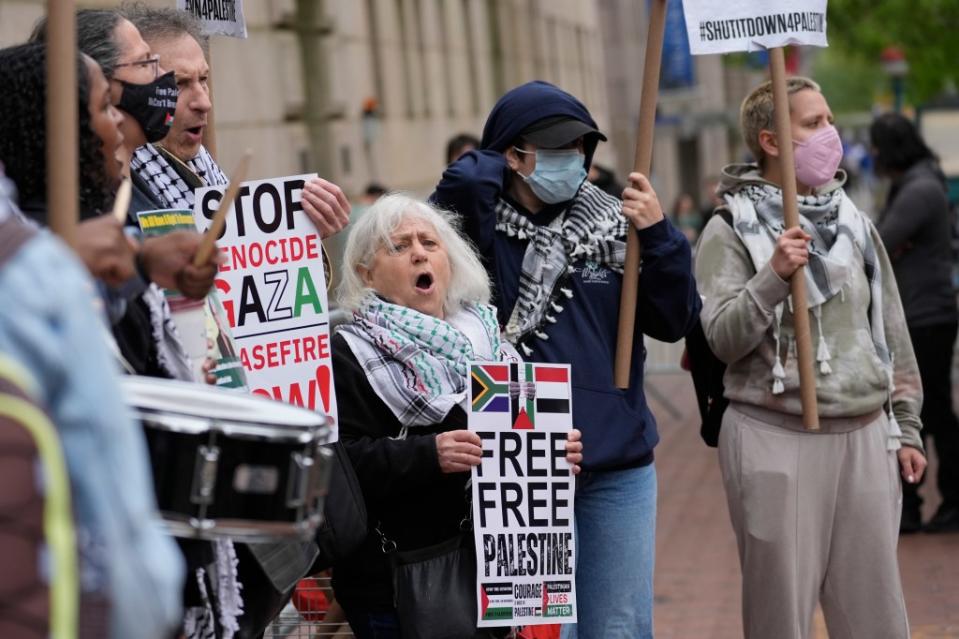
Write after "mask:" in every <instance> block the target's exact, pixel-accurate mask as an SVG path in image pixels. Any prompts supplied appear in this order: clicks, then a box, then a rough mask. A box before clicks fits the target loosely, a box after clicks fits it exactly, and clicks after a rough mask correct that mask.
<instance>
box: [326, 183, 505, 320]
mask: <svg viewBox="0 0 959 639" xmlns="http://www.w3.org/2000/svg"><path fill="white" fill-rule="evenodd" d="M408 219H419V220H423V221H425V222H428V223H429V224H430V225H431V226H432V227H433V228H434V229H435V230H436V234H437V236H438V237H439V241H440V243H442V245H443V247H444V248H445V249H446V254H447V255H448V256H449V261H450V285H449V288H448V289H447V291H446V300H444V302H443V312H444V313H445V314H446V315H449V314H451V313H455V312H456V311H457V310H459V309H460V307H461V306H462V305H463V304H465V303H467V302H472V303H474V304H488V303H489V299H490V285H489V276H488V275H487V274H486V269H485V268H483V264H482V263H481V262H480V259H479V256H478V255H477V254H476V250H475V249H474V248H473V245H472V244H471V243H470V242H469V241H468V240H467V239H465V238H464V237H463V236H462V235H460V233H459V223H458V221H457V220H456V218H455V217H454V216H453V215H452V214H450V213H449V212H447V211H443V210H441V209H438V208H436V207H434V206H432V205H430V204H427V203H426V202H423V201H421V200H418V199H416V198H413V197H410V196H408V195H405V194H402V193H391V194H389V195H384V196H383V197H381V198H380V199H378V200H377V201H376V203H374V204H373V205H372V206H371V207H370V208H369V209H367V210H366V211H365V212H364V213H363V215H362V216H361V217H360V219H359V220H358V221H357V222H356V223H355V224H352V225H351V228H350V231H349V238H348V239H347V240H346V248H345V249H344V251H343V269H342V276H341V278H340V285H339V286H338V287H337V301H338V302H339V304H340V306H341V307H342V308H344V309H346V310H348V311H355V310H356V309H357V308H359V306H360V304H361V303H362V301H363V299H364V298H365V297H366V296H367V295H369V294H370V292H371V289H370V288H369V287H368V286H367V285H366V283H365V282H364V281H363V278H362V277H361V275H360V273H359V270H358V269H359V267H363V268H367V269H368V268H370V266H371V265H372V263H373V257H374V256H375V255H376V252H377V251H378V250H379V249H381V248H383V247H391V246H392V242H391V241H390V236H391V235H392V234H393V232H394V231H395V230H396V229H397V228H398V227H399V226H400V224H402V223H403V222H404V221H405V220H408Z"/></svg>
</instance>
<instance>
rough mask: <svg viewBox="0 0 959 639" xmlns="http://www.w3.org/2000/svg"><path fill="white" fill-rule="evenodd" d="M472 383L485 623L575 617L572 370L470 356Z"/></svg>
mask: <svg viewBox="0 0 959 639" xmlns="http://www.w3.org/2000/svg"><path fill="white" fill-rule="evenodd" d="M469 382H470V383H469V386H470V393H469V407H470V410H469V428H470V430H472V431H474V432H476V433H477V434H478V435H479V436H480V439H481V440H482V442H483V459H482V463H481V464H480V465H479V466H477V467H475V468H474V469H473V482H472V484H473V530H474V534H475V541H476V564H477V571H476V574H477V580H476V588H477V602H478V606H477V617H478V620H477V621H478V625H479V626H480V627H490V626H509V625H539V624H551V623H572V622H575V621H576V583H575V578H574V572H575V566H576V548H575V541H574V538H573V493H574V491H575V487H576V484H575V481H574V476H573V474H572V472H571V471H570V466H569V463H568V462H567V461H566V437H567V435H568V433H569V431H571V430H572V428H573V423H572V392H571V386H570V368H569V366H568V365H565V364H510V363H471V364H470V380H469Z"/></svg>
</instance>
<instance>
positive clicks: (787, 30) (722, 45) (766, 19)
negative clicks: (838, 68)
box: [683, 0, 828, 55]
mask: <svg viewBox="0 0 959 639" xmlns="http://www.w3.org/2000/svg"><path fill="white" fill-rule="evenodd" d="M683 10H684V11H685V14H686V31H687V35H688V37H689V48H690V51H692V53H693V55H702V54H709V53H731V52H734V51H756V50H759V49H772V48H774V47H784V46H787V45H809V46H816V47H825V46H827V45H828V43H827V41H826V0H724V1H723V2H716V1H715V0H683Z"/></svg>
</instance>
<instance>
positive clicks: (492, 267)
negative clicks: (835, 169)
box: [431, 82, 701, 639]
mask: <svg viewBox="0 0 959 639" xmlns="http://www.w3.org/2000/svg"><path fill="white" fill-rule="evenodd" d="M605 140H606V136H605V135H603V134H602V133H601V132H600V131H599V130H598V128H597V126H596V123H595V122H594V121H593V118H592V117H591V116H590V114H589V111H588V110H587V109H586V107H585V106H583V104H582V103H581V102H580V101H579V100H577V99H576V98H575V97H573V96H572V95H570V94H568V93H566V92H565V91H562V90H561V89H559V88H557V87H555V86H553V85H551V84H548V83H545V82H530V83H527V84H524V85H522V86H519V87H517V88H515V89H513V90H511V91H509V92H508V93H506V94H505V95H504V96H503V97H502V98H500V100H499V101H498V102H497V103H496V105H495V106H494V107H493V110H492V112H491V113H490V115H489V118H488V119H487V122H486V126H485V128H484V131H483V139H482V140H481V143H480V148H479V149H478V150H475V151H471V152H469V153H467V154H465V155H464V156H463V157H461V158H460V159H459V160H457V161H456V162H454V163H453V164H452V165H450V166H449V167H448V168H447V169H446V172H445V173H444V174H443V178H442V180H441V181H440V183H439V185H438V186H437V187H436V191H435V192H434V193H433V195H432V197H431V199H432V201H433V202H434V203H435V204H437V205H439V206H442V207H444V208H447V209H450V210H452V211H455V212H456V213H458V214H459V215H460V216H461V219H462V223H463V228H464V231H465V232H466V233H467V234H468V235H469V236H470V238H471V239H472V240H473V242H474V243H475V244H476V246H477V248H478V249H479V252H480V254H481V255H482V256H483V259H484V264H485V266H486V268H487V270H488V272H489V274H490V277H491V279H492V282H493V289H494V291H495V296H494V302H495V304H496V307H497V312H498V320H499V323H500V326H501V327H503V331H504V333H505V336H506V338H507V339H509V341H511V342H513V343H514V344H515V345H516V346H517V347H518V348H519V349H520V350H521V351H522V353H523V355H524V356H525V357H526V358H527V359H528V360H529V361H534V362H569V363H571V364H572V385H573V423H574V424H576V427H577V428H579V429H580V430H582V432H583V455H584V460H583V464H582V467H583V471H584V472H583V475H582V476H581V480H580V481H579V484H578V487H577V493H576V499H575V509H576V528H577V543H578V546H577V568H576V571H577V572H576V599H577V602H578V610H577V615H578V620H579V621H578V624H577V625H576V626H566V628H565V630H564V632H565V634H564V637H578V638H579V639H592V638H594V637H597V638H598V637H602V638H603V639H616V638H619V637H623V638H625V637H629V638H631V639H634V638H637V637H652V601H653V592H652V580H653V552H654V547H655V544H654V531H655V520H656V472H655V467H654V465H653V447H654V446H655V445H656V443H657V442H658V440H659V436H658V434H657V432H656V420H655V418H654V417H653V415H652V413H651V412H650V410H649V407H648V405H647V403H646V398H645V395H644V394H643V364H644V359H645V349H644V347H643V334H646V335H649V336H650V337H653V338H655V339H659V340H663V341H670V342H674V341H677V340H679V339H680V338H682V337H683V336H684V335H685V334H686V332H687V331H688V330H689V329H690V328H691V326H692V325H693V323H694V321H695V319H696V318H697V316H698V314H699V309H700V306H701V302H700V298H699V295H698V293H697V291H696V284H695V281H694V280H693V276H692V272H691V256H690V247H689V243H688V242H687V241H686V238H685V237H684V236H683V234H682V233H680V232H679V231H678V230H676V229H675V228H673V227H672V225H671V224H670V223H669V221H668V220H666V219H665V218H664V216H663V213H662V207H661V206H660V204H659V201H658V199H657V197H656V193H655V192H654V191H653V189H652V187H651V186H650V184H649V182H648V180H647V179H646V177H645V176H643V175H641V174H638V173H633V174H631V175H630V182H631V184H633V188H627V189H626V190H625V191H624V192H623V198H624V199H623V200H620V199H619V198H617V197H613V196H610V195H608V194H606V193H604V192H603V191H602V190H600V189H599V188H597V187H596V186H594V185H592V184H591V183H589V182H588V181H587V180H586V175H587V171H588V169H589V167H590V165H591V163H592V158H593V153H594V151H595V150H596V146H597V144H598V143H599V142H600V141H605ZM630 226H632V227H634V228H635V229H636V232H637V233H638V234H639V238H640V242H641V244H642V247H643V254H642V255H643V265H642V272H641V274H640V286H639V296H638V302H637V308H636V334H635V336H634V345H633V355H632V368H631V371H630V382H631V383H630V387H629V388H628V389H627V390H625V391H623V390H619V389H617V388H616V387H615V385H614V383H613V359H614V354H615V347H616V337H617V325H618V314H619V297H620V291H621V288H622V280H623V278H622V273H623V262H624V257H625V239H626V234H627V232H630V231H629V228H630Z"/></svg>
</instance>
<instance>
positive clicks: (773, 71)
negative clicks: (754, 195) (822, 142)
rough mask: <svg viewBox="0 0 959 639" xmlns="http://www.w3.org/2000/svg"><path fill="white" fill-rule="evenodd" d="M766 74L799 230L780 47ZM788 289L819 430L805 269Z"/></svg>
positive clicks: (788, 220)
mask: <svg viewBox="0 0 959 639" xmlns="http://www.w3.org/2000/svg"><path fill="white" fill-rule="evenodd" d="M769 74H770V76H771V77H772V85H773V104H774V108H775V113H776V140H777V142H778V146H779V170H780V173H781V174H782V189H783V221H784V222H785V224H786V228H792V227H794V226H799V205H798V202H797V200H796V164H795V159H794V157H793V139H792V122H791V120H790V118H789V94H788V93H787V91H786V62H785V54H784V53H783V49H782V47H776V48H774V49H770V50H769ZM789 288H790V293H791V295H792V301H793V304H792V307H793V323H794V326H795V330H796V358H797V360H798V362H799V395H800V399H801V401H802V413H803V426H805V427H806V429H808V430H819V407H818V403H817V401H816V374H815V371H814V370H813V354H812V336H811V334H810V332H809V309H808V304H807V302H806V275H805V267H802V266H801V267H799V269H798V270H797V271H796V272H795V273H793V276H792V278H791V279H790V280H789ZM776 356H777V357H778V356H779V353H776Z"/></svg>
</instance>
